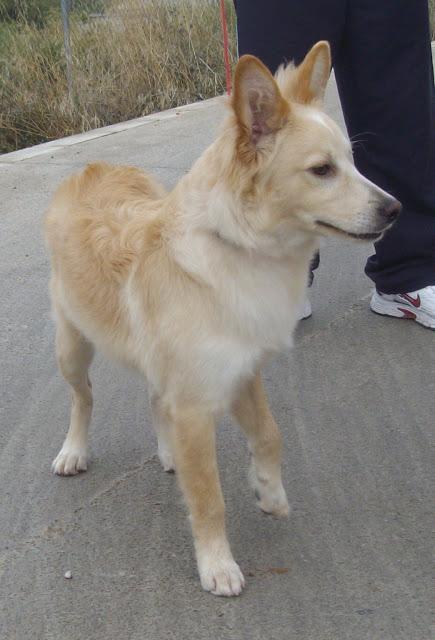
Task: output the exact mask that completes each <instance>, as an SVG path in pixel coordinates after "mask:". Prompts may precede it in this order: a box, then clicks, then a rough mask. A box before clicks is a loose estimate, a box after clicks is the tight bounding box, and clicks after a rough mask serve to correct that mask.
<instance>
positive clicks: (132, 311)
mask: <svg viewBox="0 0 435 640" xmlns="http://www.w3.org/2000/svg"><path fill="white" fill-rule="evenodd" d="M325 47H327V45H326V44H325V43H323V44H322V43H321V44H320V45H318V46H317V48H315V49H314V50H313V51H312V52H311V53H309V54H308V56H307V59H306V61H304V63H302V65H301V67H300V68H298V69H296V70H295V69H293V68H291V67H289V68H288V69H281V70H280V71H279V73H278V75H277V77H276V79H274V78H273V77H272V76H271V74H270V73H269V71H268V70H267V69H266V67H264V65H262V63H261V62H260V61H258V60H257V59H256V58H253V57H252V56H247V57H244V58H242V59H241V60H240V62H239V63H238V65H237V68H236V73H235V83H234V96H233V99H232V103H231V113H230V115H229V117H228V119H227V121H226V123H225V125H224V128H223V130H222V133H221V135H220V136H219V138H218V139H217V140H216V142H215V143H214V144H213V145H212V146H211V147H210V148H209V149H208V150H207V151H206V152H205V153H204V154H203V155H202V157H201V158H200V159H199V160H198V161H197V162H196V164H195V165H194V167H193V168H192V170H191V171H190V173H189V174H188V175H187V176H185V177H184V178H183V179H182V180H181V181H180V182H179V184H178V185H177V186H176V188H175V189H174V190H173V191H172V192H171V193H166V191H165V190H164V189H163V187H161V186H160V185H159V184H157V183H156V182H155V181H154V180H153V179H152V178H150V177H149V176H147V175H145V174H144V173H143V172H141V171H139V170H138V169H134V168H132V167H114V166H111V165H108V164H105V163H97V164H93V165H90V166H88V167H87V168H86V169H85V170H84V171H83V172H81V173H79V174H77V175H74V176H72V177H70V178H69V179H68V180H66V181H65V182H64V183H63V185H61V187H60V188H59V190H58V191H57V193H56V194H55V196H54V199H53V202H52V204H51V207H50V210H49V212H48V213H47V216H46V220H45V230H46V237H47V243H48V246H49V249H50V253H51V259H52V280H51V294H52V299H53V309H54V312H55V314H56V318H57V338H56V349H57V355H58V361H59V367H60V369H61V371H62V373H63V375H64V377H65V379H66V380H67V381H68V382H69V384H70V385H71V387H72V390H73V401H72V411H71V423H70V428H69V431H68V434H67V437H66V440H65V442H64V444H63V447H62V449H61V451H60V452H59V454H58V456H57V457H56V459H55V461H54V463H53V469H54V471H55V472H56V473H58V474H61V475H71V474H75V473H77V472H79V471H84V470H85V469H86V466H87V431H88V427H89V422H90V418H91V410H92V391H91V385H90V382H89V378H88V369H89V366H90V364H91V360H92V356H93V350H94V347H96V348H98V349H101V350H102V351H103V352H105V353H106V354H107V355H109V356H111V357H114V358H116V359H118V360H120V361H122V362H124V363H126V364H128V365H129V366H132V367H134V368H136V369H137V370H138V371H139V372H140V373H142V374H143V375H144V376H145V377H146V378H147V380H148V383H149V389H150V397H151V406H152V412H153V417H154V423H155V428H156V433H157V438H158V452H159V457H160V459H161V462H162V464H163V467H164V469H165V470H167V471H171V470H173V469H174V468H176V470H177V473H178V476H179V479H180V484H181V487H182V489H183V492H184V495H185V497H186V501H187V504H188V506H189V510H190V513H191V516H192V528H193V533H194V540H195V548H196V553H197V560H198V569H199V574H200V578H201V583H202V586H203V587H204V589H206V590H208V591H211V592H213V593H215V594H218V595H237V594H239V593H240V592H241V590H242V588H243V585H244V579H243V576H242V574H241V572H240V569H239V567H238V565H237V564H236V563H235V561H234V559H233V557H232V555H231V551H230V547H229V544H228V541H227V538H226V533H225V514H224V502H223V497H222V492H221V488H220V484H219V477H218V469H217V463H216V454H215V433H214V430H215V420H216V418H217V417H218V416H219V415H221V414H222V413H223V412H225V411H233V412H234V414H235V416H236V418H237V419H238V421H239V423H240V424H241V426H242V428H243V429H244V431H245V432H246V434H247V437H248V441H249V446H250V450H251V453H252V464H251V471H250V474H251V482H252V484H253V486H254V489H255V491H256V494H257V497H258V500H259V505H260V507H261V508H262V509H263V510H264V511H266V512H269V513H272V514H274V515H277V516H280V515H281V516H282V515H286V514H287V513H288V503H287V498H286V495H285V491H284V488H283V486H282V482H281V469H280V465H281V439H280V435H279V431H278V428H277V426H276V424H275V421H274V419H273V417H272V415H271V413H270V409H269V407H268V404H267V400H266V396H265V393H264V390H263V388H262V385H261V381H260V377H259V374H258V370H259V368H260V367H261V364H262V362H263V361H264V359H265V358H266V357H267V356H268V355H269V354H271V353H274V352H276V351H278V350H279V349H282V348H283V347H286V346H289V345H290V344H291V335H292V331H293V328H294V326H295V324H296V322H297V319H298V313H299V306H300V304H301V301H302V299H303V295H304V290H305V286H306V278H307V270H308V264H309V261H310V258H311V256H312V253H313V251H314V249H315V247H316V243H317V238H318V237H319V236H320V235H324V234H330V233H346V234H350V235H352V234H357V235H358V234H368V233H375V234H378V235H379V234H380V233H381V232H382V230H383V229H385V228H386V227H387V226H388V223H389V222H388V221H387V220H386V219H385V218H383V217H382V214H381V213H380V210H381V209H382V206H383V205H384V204H385V206H386V203H388V204H391V201H392V198H391V197H390V196H388V195H387V194H385V193H384V192H382V191H381V190H380V189H378V188H377V187H375V185H373V184H371V183H369V182H368V181H367V180H365V179H364V178H363V177H362V176H361V175H360V174H358V172H357V171H356V169H355V168H354V166H353V163H352V160H351V157H350V146H349V143H348V141H347V140H346V139H345V138H344V136H343V135H342V134H341V132H340V131H339V129H338V127H337V126H336V125H335V124H334V123H333V122H332V121H331V120H330V119H329V118H327V116H326V115H324V114H322V113H321V112H320V111H319V110H318V108H317V107H316V106H315V105H317V103H318V101H319V100H320V99H321V96H322V94H323V91H324V87H325V85H326V81H327V78H328V75H329V62H328V63H327V65H326V66H325V60H329V58H328V55H329V48H328V49H327V52H326V53H325ZM325 56H326V57H325ZM294 96H297V97H298V100H299V101H300V102H304V103H307V101H308V103H307V104H299V103H298V102H297V100H296V99H295V98H294ZM310 101H312V102H310ZM325 163H330V164H331V166H332V167H333V171H332V172H331V175H329V176H328V177H326V178H322V177H318V176H317V175H316V170H317V169H316V167H318V166H319V165H323V164H325Z"/></svg>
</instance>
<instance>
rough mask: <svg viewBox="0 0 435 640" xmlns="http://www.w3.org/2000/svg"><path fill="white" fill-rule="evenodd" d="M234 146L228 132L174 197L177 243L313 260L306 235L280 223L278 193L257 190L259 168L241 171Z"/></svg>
mask: <svg viewBox="0 0 435 640" xmlns="http://www.w3.org/2000/svg"><path fill="white" fill-rule="evenodd" d="M235 146H236V145H235V140H234V132H233V130H232V129H231V127H229V128H228V129H227V130H225V131H224V133H223V134H222V135H221V136H220V137H219V138H218V139H217V140H216V142H215V143H214V144H212V145H211V146H210V147H209V148H208V149H207V150H206V151H205V152H204V153H203V155H202V156H201V157H200V158H199V159H198V160H197V162H196V163H195V164H194V166H193V167H192V169H191V171H190V172H189V173H188V174H187V175H186V176H184V177H183V178H182V179H181V180H180V182H179V183H178V185H177V186H176V187H175V189H174V191H173V192H172V193H171V195H170V201H171V204H172V207H173V208H174V209H175V210H176V212H177V213H176V216H177V220H178V224H177V227H178V234H177V235H178V237H177V243H178V244H179V245H180V244H183V243H184V242H185V243H187V244H190V243H191V241H192V238H193V237H195V236H196V237H203V238H207V239H208V240H214V243H213V245H214V247H215V248H216V249H218V248H219V244H221V245H222V250H224V251H225V250H226V249H228V248H231V249H238V250H239V251H240V252H241V253H242V254H243V253H244V252H247V253H248V254H250V255H251V256H254V255H257V256H258V257H259V258H262V259H265V258H269V259H270V260H284V261H287V260H288V259H289V258H291V256H292V255H295V254H297V257H298V258H299V259H300V252H302V253H303V254H305V253H307V252H308V253H309V254H311V253H312V251H313V250H314V247H315V244H316V241H315V239H314V238H313V237H312V236H311V235H310V234H307V233H306V232H302V231H301V232H297V231H295V232H293V233H292V234H289V233H288V231H287V230H286V228H285V222H282V223H280V222H279V219H280V218H281V216H279V214H278V213H277V211H276V208H277V204H276V202H275V200H274V196H273V193H269V194H268V195H267V193H266V195H264V193H265V190H261V189H259V188H258V186H259V185H256V179H257V172H256V171H255V168H253V167H246V166H243V165H241V163H240V162H239V161H238V160H237V158H236V150H235ZM263 179H264V178H263ZM259 193H263V195H262V196H261V197H260V196H259V195H258V194H259ZM271 221H274V223H273V224H271ZM295 257H296V256H295Z"/></svg>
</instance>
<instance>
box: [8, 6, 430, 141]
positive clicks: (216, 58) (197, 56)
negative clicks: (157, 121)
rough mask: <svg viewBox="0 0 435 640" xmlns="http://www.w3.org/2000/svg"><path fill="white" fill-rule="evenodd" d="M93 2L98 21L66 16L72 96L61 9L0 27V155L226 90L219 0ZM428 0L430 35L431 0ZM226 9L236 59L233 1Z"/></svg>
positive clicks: (78, 13)
mask: <svg viewBox="0 0 435 640" xmlns="http://www.w3.org/2000/svg"><path fill="white" fill-rule="evenodd" d="M98 1H99V2H101V3H102V4H104V6H105V7H106V11H105V17H104V18H96V19H89V18H88V17H83V16H84V14H83V13H81V12H79V11H76V13H75V14H74V15H72V16H71V33H72V53H73V72H74V98H73V101H72V102H71V101H70V100H69V97H68V88H67V82H66V70H65V57H64V49H63V32H62V25H61V20H60V16H59V14H58V13H53V14H52V15H51V17H49V18H48V19H47V20H46V22H45V26H44V27H43V28H38V27H37V26H35V25H34V24H28V23H26V22H25V21H21V22H19V23H18V24H17V23H12V24H10V25H9V26H8V25H6V24H4V23H0V105H1V113H0V152H7V151H13V150H14V149H19V148H21V147H25V146H30V145H33V144H38V143H39V142H44V141H46V140H51V139H54V138H59V137H63V136H66V135H70V134H73V133H78V132H82V131H86V130H88V129H93V128H95V127H100V126H104V125H107V124H113V123H115V122H119V121H122V120H128V119H130V118H135V117H138V116H141V115H145V114H147V113H151V112H153V111H158V110H161V109H167V108H170V107H174V106H178V105H180V104H185V103H187V102H192V101H194V100H200V99H203V98H208V97H211V96H214V95H217V94H219V93H222V92H223V91H224V82H225V81H224V65H223V54H222V41H221V26H220V18H219V7H218V2H217V0H214V1H213V0H112V1H110V0H98ZM428 1H429V9H430V13H431V32H432V38H433V39H435V0H428ZM77 5H78V0H75V7H77ZM227 13H228V18H229V30H230V36H231V43H232V45H231V52H232V57H233V59H234V56H235V44H234V41H235V38H234V33H235V17H234V11H233V5H232V0H227Z"/></svg>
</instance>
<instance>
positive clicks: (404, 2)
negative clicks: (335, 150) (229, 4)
mask: <svg viewBox="0 0 435 640" xmlns="http://www.w3.org/2000/svg"><path fill="white" fill-rule="evenodd" d="M236 4H237V18H238V38H239V53H240V55H242V54H244V53H252V54H254V55H256V56H258V57H259V58H261V59H262V60H263V62H264V63H265V64H267V65H268V66H269V68H270V69H271V70H272V71H275V69H276V67H277V66H278V65H279V64H280V63H281V62H282V61H285V60H295V62H297V63H298V62H300V61H301V60H302V59H303V57H304V55H305V54H306V53H307V51H308V50H309V49H310V47H311V46H312V45H313V44H314V43H315V42H317V41H318V40H329V42H330V44H331V47H332V54H333V65H334V70H335V75H336V79H337V85H338V90H339V93H340V99H341V104H342V107H343V112H344V116H345V120H346V125H347V129H348V132H349V136H350V137H351V138H356V139H357V140H359V142H356V143H355V146H354V156H355V164H356V165H357V167H358V169H359V170H360V171H361V173H363V174H364V175H365V176H367V177H368V178H369V179H370V180H372V181H373V182H375V183H376V184H378V185H379V186H380V187H382V188H383V189H385V190H386V191H388V192H390V193H391V194H393V195H394V196H396V197H397V198H398V199H399V200H400V201H401V202H402V204H403V212H402V214H401V216H400V217H399V220H398V221H397V223H396V224H395V226H394V227H393V228H392V229H391V230H390V231H389V232H388V233H387V234H386V236H385V237H384V238H383V239H382V240H381V241H380V242H378V243H376V245H375V249H376V253H375V255H373V256H371V257H370V258H369V259H368V261H367V265H366V273H367V275H368V276H369V277H370V278H371V279H372V280H373V281H374V282H375V284H376V287H377V289H378V290H379V291H382V292H385V293H406V292H409V291H414V290H416V289H420V288H422V287H425V286H427V285H435V91H434V78H433V66H432V55H431V47H430V37H429V18H428V6H427V0H267V2H266V1H265V0H237V3H236Z"/></svg>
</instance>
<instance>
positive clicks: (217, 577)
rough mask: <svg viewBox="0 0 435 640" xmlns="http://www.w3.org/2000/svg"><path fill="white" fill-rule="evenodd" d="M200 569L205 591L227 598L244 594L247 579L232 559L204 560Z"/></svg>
mask: <svg viewBox="0 0 435 640" xmlns="http://www.w3.org/2000/svg"><path fill="white" fill-rule="evenodd" d="M198 569H199V577H200V579H201V586H202V588H203V589H204V591H210V593H212V594H213V595H215V596H227V597H230V596H238V595H240V594H241V593H242V590H243V587H244V586H245V578H244V577H243V573H242V572H241V571H240V568H239V565H238V564H237V562H235V561H234V560H233V559H232V558H225V559H213V560H211V559H207V558H204V559H203V560H202V562H201V563H200V565H199V566H198Z"/></svg>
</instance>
